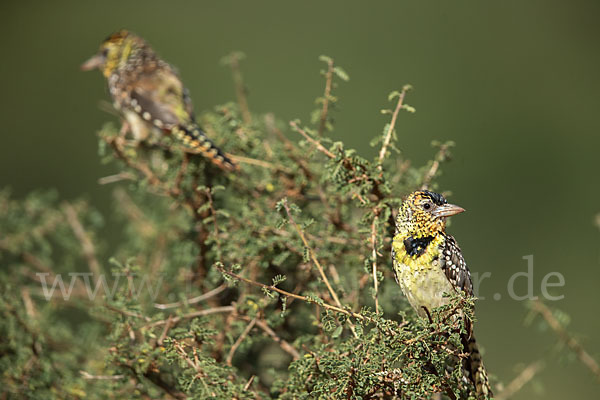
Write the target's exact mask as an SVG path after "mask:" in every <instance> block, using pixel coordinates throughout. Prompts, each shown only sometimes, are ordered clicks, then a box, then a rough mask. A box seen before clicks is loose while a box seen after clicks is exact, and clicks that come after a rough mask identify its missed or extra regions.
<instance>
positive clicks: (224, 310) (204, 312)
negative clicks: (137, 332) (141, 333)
mask: <svg viewBox="0 0 600 400" xmlns="http://www.w3.org/2000/svg"><path fill="white" fill-rule="evenodd" d="M232 311H235V307H233V306H223V307H214V308H207V309H206V310H199V311H194V312H191V313H188V314H184V315H182V316H181V317H174V318H170V319H169V318H167V319H163V320H161V321H156V322H152V323H150V324H147V325H144V326H143V327H144V328H154V327H155V326H160V325H164V324H167V323H169V321H171V322H170V323H172V324H173V325H175V324H176V323H178V322H179V321H181V320H184V319H189V318H195V317H201V316H203V315H209V314H216V313H228V312H232Z"/></svg>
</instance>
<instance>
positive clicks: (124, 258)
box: [0, 53, 472, 399]
mask: <svg viewBox="0 0 600 400" xmlns="http://www.w3.org/2000/svg"><path fill="white" fill-rule="evenodd" d="M239 59H240V55H239V54H236V53H234V54H232V55H231V56H230V57H228V58H227V59H226V60H225V62H226V63H228V64H229V65H231V66H232V70H233V73H234V78H235V82H236V83H237V86H236V89H237V97H238V98H237V101H236V102H235V103H228V104H225V105H221V106H217V107H215V108H214V110H212V111H207V112H204V113H202V114H201V116H200V118H199V122H200V124H201V125H202V126H203V127H204V128H205V129H206V131H207V132H208V135H209V136H210V137H211V138H213V139H214V140H215V142H216V144H217V145H218V146H220V147H221V148H222V149H224V150H225V151H227V152H228V153H230V154H232V155H233V156H234V157H235V159H236V160H237V162H238V163H239V165H240V170H239V171H238V172H235V173H224V172H222V171H220V170H218V169H217V168H215V167H214V166H212V165H210V164H208V163H207V162H206V161H205V159H204V158H202V156H200V155H197V154H194V153H193V152H192V151H189V150H186V149H184V148H182V147H181V146H180V145H178V144H177V143H175V142H174V141H173V140H172V139H171V138H169V137H162V138H160V139H153V140H151V141H149V142H147V143H142V144H141V145H139V146H133V145H132V144H131V143H129V142H128V140H127V139H126V138H125V137H123V135H122V134H121V133H120V132H119V127H118V126H116V125H115V124H112V123H109V124H106V126H104V127H103V128H102V129H101V131H100V132H99V154H100V158H101V160H102V162H104V163H109V164H110V165H111V166H112V168H114V171H115V172H114V175H111V176H109V177H105V178H103V179H102V180H101V183H102V184H104V185H105V186H104V187H105V188H106V190H110V191H112V193H113V194H114V202H113V205H112V208H111V210H112V211H111V212H113V213H114V214H115V215H117V216H118V218H119V220H120V223H121V224H120V225H119V228H118V230H119V231H120V234H119V235H118V237H117V238H106V237H103V232H106V230H107V227H106V226H105V222H104V218H103V217H102V216H101V215H100V214H99V213H98V212H97V211H95V210H94V209H93V208H92V207H90V205H89V204H88V203H87V202H85V201H77V202H66V201H62V200H60V198H59V196H58V195H57V194H56V193H54V192H45V193H41V192H37V193H33V194H31V195H30V196H28V197H27V198H26V199H24V200H17V199H13V198H12V197H11V195H10V192H9V191H8V190H4V191H2V192H0V193H1V194H0V225H1V227H2V236H1V239H0V257H1V258H0V260H1V262H2V264H3V268H2V270H1V271H0V273H1V274H2V276H1V278H2V290H1V291H0V297H1V301H0V313H1V318H2V320H1V322H0V335H1V337H2V340H1V342H0V354H1V355H2V357H1V358H0V370H1V371H2V376H1V381H2V386H3V393H4V394H3V395H2V398H39V399H41V398H44V399H51V398H56V399H65V398H86V399H95V398H101V399H105V398H108V399H110V398H114V399H122V398H177V399H184V398H201V399H208V398H216V399H234V398H235V399H269V398H278V399H304V398H307V399H308V398H344V399H372V398H431V396H432V395H433V394H434V393H440V392H443V393H445V395H444V396H446V395H448V396H450V397H452V396H456V397H458V398H466V397H467V396H468V393H467V392H465V388H464V387H462V388H461V373H460V371H459V369H456V370H455V372H454V373H449V372H447V371H446V368H445V366H446V364H447V363H448V362H449V361H450V360H451V359H455V358H456V357H464V354H460V352H458V351H457V350H456V349H457V348H460V345H459V344H460V338H459V334H458V332H459V331H460V329H463V327H460V326H455V324H457V323H459V322H455V321H451V320H450V321H448V320H443V319H441V318H439V317H438V315H441V314H438V313H436V312H434V313H433V315H432V320H431V321H424V320H421V319H417V318H416V317H415V316H414V313H413V312H412V310H411V309H410V307H409V305H408V303H407V302H406V301H405V299H404V297H403V296H402V294H401V291H400V288H399V287H398V286H397V285H396V283H395V281H394V279H393V274H392V269H391V259H390V256H389V253H390V242H391V237H392V234H393V230H394V212H395V211H394V210H396V209H397V208H398V206H399V204H400V201H401V200H400V199H401V197H402V196H404V195H406V194H407V193H409V192H411V191H413V190H415V189H417V188H420V187H431V186H432V185H433V183H432V182H433V180H434V179H435V177H436V176H437V174H438V173H439V166H440V163H442V162H443V161H445V160H447V159H448V157H449V150H450V148H451V147H452V145H453V144H452V143H450V142H449V143H435V144H434V147H435V148H436V149H433V150H432V155H433V159H432V160H431V161H430V162H428V163H427V164H426V165H423V166H415V165H413V164H411V163H410V162H409V159H408V158H407V157H406V155H404V154H402V153H401V152H400V151H399V150H398V148H399V144H398V138H397V136H396V133H395V126H396V124H397V121H398V119H399V118H401V116H402V115H404V114H405V113H404V111H408V112H414V109H413V108H412V107H410V106H409V105H408V104H407V103H406V97H407V92H408V90H409V87H408V86H407V87H404V88H402V90H401V91H395V92H392V93H391V94H390V96H389V101H390V109H389V110H383V111H382V112H383V113H385V114H387V115H388V116H389V123H388V124H386V125H385V126H384V127H383V129H382V131H381V134H379V135H376V136H375V137H374V138H373V140H372V141H371V145H372V146H374V147H376V149H377V155H376V157H375V158H374V159H366V158H364V157H363V156H361V152H360V151H357V150H354V149H350V148H347V147H346V145H345V144H344V143H343V142H341V141H333V140H332V139H331V138H330V133H331V132H332V131H333V129H334V120H333V118H332V115H334V114H335V113H336V112H338V111H337V110H336V104H337V98H336V97H335V95H334V92H335V88H336V85H337V83H338V82H340V81H346V80H348V76H347V74H346V73H345V72H344V71H343V70H342V69H341V68H339V67H338V66H336V65H335V64H334V63H333V60H331V59H330V58H327V57H321V60H322V61H323V62H324V70H323V71H322V74H323V77H324V83H325V89H324V92H323V95H322V96H320V97H319V98H317V101H316V109H315V112H314V113H313V114H312V115H311V118H310V120H309V121H308V122H305V123H303V122H301V121H299V120H296V121H292V122H289V123H287V122H285V121H280V120H278V119H277V118H276V117H275V116H273V115H271V114H267V115H258V114H254V113H251V111H250V110H249V108H248V105H247V104H248V103H247V100H246V97H245V91H244V87H243V83H242V81H241V73H240V70H239ZM378 129H379V128H378ZM110 228H111V229H109V230H110V231H116V230H117V229H116V228H115V227H110ZM109 239H110V240H109ZM471 306H472V304H471V303H470V301H469V300H466V301H465V300H462V299H460V298H457V299H454V301H453V302H452V303H451V304H450V305H449V306H447V307H448V308H451V307H462V308H466V309H467V310H470V308H471ZM453 349H454V350H453Z"/></svg>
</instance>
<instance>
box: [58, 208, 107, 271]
mask: <svg viewBox="0 0 600 400" xmlns="http://www.w3.org/2000/svg"><path fill="white" fill-rule="evenodd" d="M62 208H63V211H64V213H65V216H66V217H67V222H68V223H69V226H70V227H71V229H72V230H73V233H74V234H75V237H76V238H77V240H79V242H80V243H81V249H82V250H83V255H84V257H85V258H86V259H87V262H88V265H89V267H90V271H91V272H92V273H93V274H94V275H96V276H100V274H101V271H100V264H99V263H98V259H97V258H96V249H95V248H94V243H92V240H91V239H90V237H89V235H88V234H87V232H86V231H85V228H84V227H83V225H82V224H81V222H80V221H79V218H77V211H76V210H75V207H73V206H72V205H71V204H69V203H64V204H63V207H62Z"/></svg>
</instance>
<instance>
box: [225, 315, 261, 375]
mask: <svg viewBox="0 0 600 400" xmlns="http://www.w3.org/2000/svg"><path fill="white" fill-rule="evenodd" d="M254 324H256V318H254V319H252V320H251V321H250V323H249V324H248V325H247V326H246V328H245V329H244V331H243V332H242V334H241V335H240V336H239V337H238V338H237V340H236V341H235V343H234V344H233V346H231V349H230V350H229V354H227V358H226V359H225V363H226V364H227V365H229V366H230V367H231V361H232V360H233V355H234V354H235V351H236V350H237V348H238V347H240V345H241V344H242V342H243V341H244V339H245V338H246V336H248V333H250V331H251V330H252V328H254Z"/></svg>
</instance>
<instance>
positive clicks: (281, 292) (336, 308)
mask: <svg viewBox="0 0 600 400" xmlns="http://www.w3.org/2000/svg"><path fill="white" fill-rule="evenodd" d="M216 267H217V269H218V270H219V271H221V273H223V274H225V275H227V276H230V277H232V278H234V279H236V280H238V281H242V282H246V283H249V284H250V285H253V286H258V287H260V288H263V289H267V290H272V291H274V292H277V293H279V294H282V295H284V296H287V297H291V298H293V299H297V300H302V301H304V302H306V303H315V301H314V300H311V299H309V298H308V297H306V296H301V295H299V294H295V293H290V292H287V291H285V290H283V289H279V288H278V287H277V286H273V285H265V284H264V283H260V282H256V281H253V280H251V279H248V278H244V277H243V276H240V275H238V274H236V273H234V272H231V271H227V270H225V269H224V268H223V267H221V266H220V265H218V264H217V265H216ZM320 300H321V302H320V303H315V304H317V305H319V306H321V307H323V308H326V309H328V310H332V311H336V312H339V313H342V314H345V315H348V316H350V317H354V318H356V319H360V320H365V319H366V318H365V317H364V316H362V315H360V314H356V313H354V312H352V311H348V310H345V309H343V308H340V307H336V306H334V305H331V304H328V303H325V301H323V300H322V299H320Z"/></svg>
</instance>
